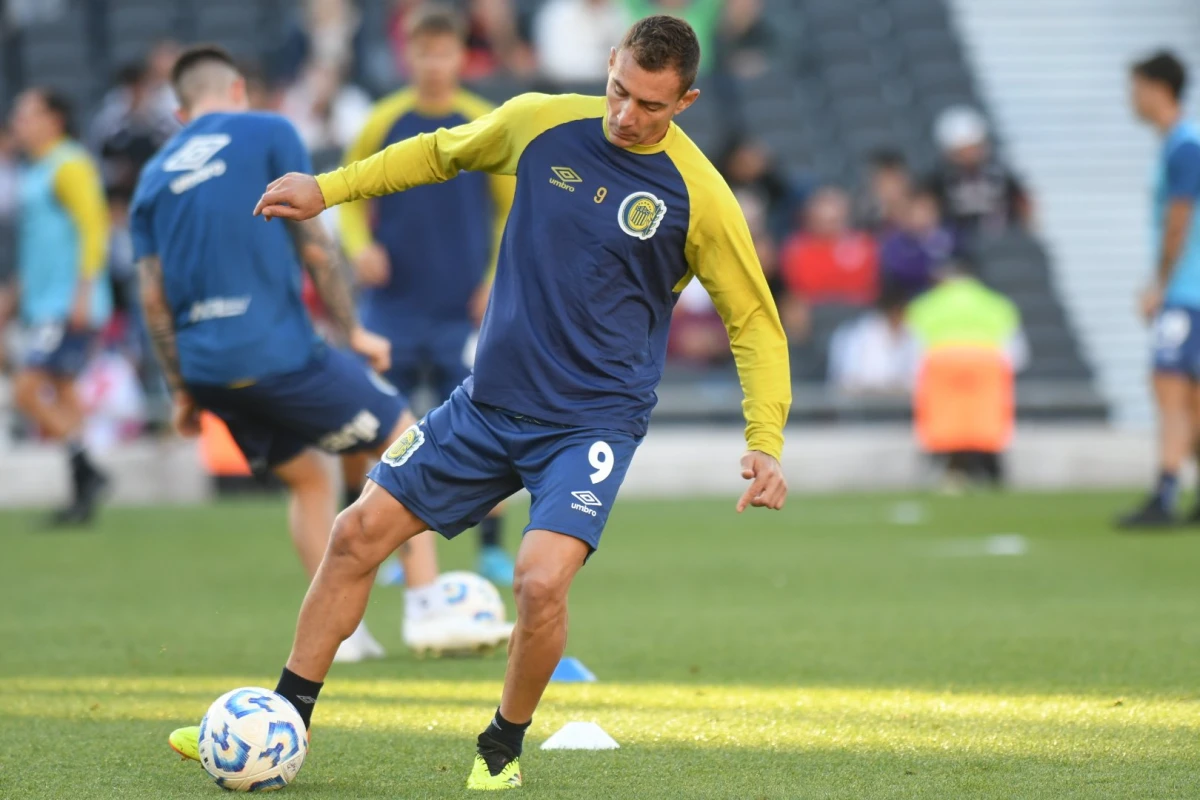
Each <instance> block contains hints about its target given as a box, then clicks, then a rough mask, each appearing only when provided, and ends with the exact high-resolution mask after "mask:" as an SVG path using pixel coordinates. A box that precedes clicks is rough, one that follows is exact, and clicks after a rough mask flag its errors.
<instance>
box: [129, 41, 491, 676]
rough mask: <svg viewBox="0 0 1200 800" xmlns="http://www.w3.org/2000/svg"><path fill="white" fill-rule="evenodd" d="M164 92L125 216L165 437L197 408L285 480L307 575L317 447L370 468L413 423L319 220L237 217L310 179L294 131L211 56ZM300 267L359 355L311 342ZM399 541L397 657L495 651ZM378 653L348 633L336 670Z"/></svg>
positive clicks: (192, 53) (315, 538)
mask: <svg viewBox="0 0 1200 800" xmlns="http://www.w3.org/2000/svg"><path fill="white" fill-rule="evenodd" d="M172 82H173V84H174V88H175V91H176V94H177V95H178V98H179V104H180V107H181V112H180V113H181V117H182V120H183V121H184V123H185V127H184V128H183V130H181V131H180V132H179V133H178V134H177V135H176V136H175V137H174V138H173V139H172V140H171V141H170V142H168V143H167V144H166V145H165V146H164V147H163V149H162V150H161V151H160V152H159V153H158V154H157V155H156V156H155V157H154V158H153V159H152V160H151V161H150V162H149V163H148V164H147V165H146V167H145V168H144V169H143V171H142V175H141V179H140V181H139V184H138V187H137V191H136V192H135V194H134V200H133V205H132V209H131V226H132V233H133V239H134V250H135V258H136V259H137V262H138V269H139V272H140V276H141V284H142V286H141V290H142V303H143V306H144V309H145V315H146V322H147V327H148V328H149V330H150V333H151V338H152V340H153V342H154V347H155V350H156V353H157V355H158V358H159V361H160V362H161V364H162V367H163V371H164V374H165V377H166V380H167V383H168V385H169V386H170V389H171V391H172V393H173V395H174V401H175V412H174V416H175V424H176V427H177V428H178V429H179V430H180V432H181V433H184V434H185V435H195V434H197V433H198V431H199V420H198V414H199V412H200V410H201V409H207V410H209V411H211V412H212V413H214V414H215V415H216V416H218V417H220V418H221V419H222V420H223V421H224V422H225V424H226V426H227V427H228V428H229V432H230V434H231V435H232V436H233V439H234V441H236V442H237V444H238V446H239V448H240V449H241V450H242V452H243V453H244V455H245V456H246V460H247V461H248V462H249V464H250V466H251V468H252V469H253V470H254V471H255V472H257V473H261V472H263V471H266V470H270V471H272V472H274V473H275V474H276V475H277V476H279V478H280V479H282V480H283V482H284V483H285V484H286V485H287V486H288V488H289V489H290V490H291V506H290V514H289V518H290V524H291V532H292V538H293V541H294V543H295V545H296V549H297V550H298V552H299V554H300V558H301V560H302V561H303V563H304V566H305V568H306V569H307V571H308V573H309V575H310V576H311V575H312V574H314V573H315V572H316V570H317V566H318V565H319V564H320V563H321V558H322V555H323V554H324V552H325V549H326V545H327V543H328V540H329V530H330V529H331V527H332V525H333V520H334V517H335V514H336V495H335V491H334V484H333V482H332V479H331V476H330V474H329V471H328V469H327V467H326V464H325V462H324V459H323V458H322V457H321V455H320V454H319V453H318V452H317V450H318V449H320V450H325V451H327V452H330V453H339V454H340V453H348V452H354V451H360V450H361V451H367V452H370V453H373V454H375V455H378V454H380V453H382V452H383V451H384V450H385V449H386V447H387V443H388V442H389V441H391V440H393V439H395V438H396V437H397V436H399V435H400V432H401V431H403V430H404V429H405V428H407V427H408V426H410V425H411V424H412V422H413V417H412V415H411V414H410V413H409V412H408V410H407V407H406V403H405V400H404V398H403V396H401V395H400V394H399V393H398V392H397V391H396V390H395V389H394V388H393V387H391V386H390V385H388V384H387V383H386V382H384V381H382V380H380V379H379V378H378V377H377V376H376V375H375V373H374V372H372V370H371V368H374V369H375V370H381V371H382V370H386V369H387V368H388V366H389V357H390V349H391V348H390V345H389V344H388V342H387V341H386V340H385V339H383V338H381V337H379V336H376V335H374V334H372V333H369V332H368V331H366V330H365V329H364V328H363V327H362V325H361V324H360V323H359V321H358V318H357V315H356V313H355V309H354V303H353V299H352V297H351V293H350V289H349V287H348V285H347V282H346V278H345V276H344V275H343V273H342V268H343V264H342V261H341V255H340V251H339V250H338V248H337V247H336V245H335V244H334V242H333V241H332V239H331V238H330V237H329V235H328V233H327V232H326V231H325V229H324V227H323V226H322V225H321V223H320V222H317V221H311V222H302V221H291V222H288V224H287V225H286V226H279V225H264V224H263V223H262V222H261V221H258V220H255V219H254V218H253V217H252V216H251V215H250V214H249V211H250V210H251V209H253V208H254V203H255V201H256V200H257V198H258V196H259V194H261V188H262V183H263V181H264V180H269V179H270V177H272V176H275V175H278V174H279V173H281V172H287V171H289V170H301V171H303V170H309V169H311V166H310V162H309V157H308V154H307V152H306V150H305V148H304V146H303V144H302V143H301V141H300V138H299V136H298V135H297V133H296V131H295V129H294V128H293V127H292V125H291V124H290V123H289V122H287V121H286V120H284V119H283V118H282V117H280V116H278V115H275V114H266V113H258V112H250V111H248V110H247V109H248V104H247V100H246V87H245V81H244V80H243V78H242V76H241V75H240V74H239V72H238V70H237V69H236V68H235V66H234V64H233V62H232V60H231V59H230V57H229V55H228V54H226V53H225V52H224V51H222V50H220V49H218V48H213V47H197V48H193V49H192V50H189V51H188V52H186V53H184V54H183V55H182V56H181V57H180V58H179V61H178V63H177V64H176V65H175V69H174V73H173V77H172ZM302 266H303V269H305V270H307V271H308V274H309V276H310V277H311V279H312V282H313V285H314V287H315V288H316V291H317V292H318V293H319V295H320V297H321V300H322V301H323V303H324V305H325V307H326V309H327V310H328V312H329V315H330V316H331V318H332V319H333V320H334V322H335V323H336V325H337V326H338V327H339V328H340V329H341V332H342V334H343V335H344V336H345V339H346V341H347V342H348V344H349V346H350V349H351V350H353V351H354V352H355V353H356V354H357V355H352V354H350V353H346V352H342V351H339V350H336V349H333V348H331V347H330V346H328V345H326V344H325V343H324V342H323V341H322V340H321V339H320V338H318V336H317V335H316V333H315V332H314V330H313V327H312V322H311V320H310V318H309V316H308V313H307V310H306V309H305V307H304V305H303V303H302V300H301V268H302ZM359 356H361V358H360V357H359ZM363 359H365V360H366V361H367V362H369V365H370V366H369V367H368V366H367V365H366V364H364V363H363ZM406 544H407V547H406V548H404V549H403V552H404V557H405V561H406V564H405V566H406V572H407V576H408V592H407V595H406V603H405V606H406V608H405V620H404V639H405V642H406V643H407V644H409V645H410V646H412V647H415V648H424V647H433V648H436V649H455V648H458V647H471V646H476V645H495V644H499V643H502V642H504V641H505V640H506V639H507V634H508V631H507V630H504V629H503V626H502V625H498V624H496V623H492V624H490V625H488V624H484V623H481V622H477V621H474V620H463V619H452V618H451V617H450V615H449V613H448V611H447V609H446V604H445V598H444V597H442V596H440V594H439V587H438V586H437V585H436V583H435V579H436V577H437V559H436V554H435V552H434V542H433V539H432V536H429V535H427V536H418V537H414V538H413V539H412V540H411V541H408V542H407V543H406ZM382 654H383V653H382V648H381V647H380V646H379V644H378V643H377V642H376V641H375V640H374V638H373V637H372V636H371V634H370V633H369V632H368V631H367V629H366V627H365V626H363V625H358V626H357V627H356V628H355V629H354V630H353V631H348V632H347V638H346V639H345V641H344V642H342V643H341V646H340V648H339V649H337V660H341V661H360V660H362V659H364V658H370V657H379V656H381V655H382ZM330 655H331V656H333V655H334V654H333V653H331V654H330Z"/></svg>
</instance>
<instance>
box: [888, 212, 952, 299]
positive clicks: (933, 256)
mask: <svg viewBox="0 0 1200 800" xmlns="http://www.w3.org/2000/svg"><path fill="white" fill-rule="evenodd" d="M898 222H899V228H897V229H896V230H893V231H892V232H891V233H888V234H886V235H885V236H884V237H883V241H882V244H881V245H880V248H879V268H880V273H881V276H882V283H883V286H884V287H885V288H886V289H890V290H892V291H893V292H895V293H898V294H899V295H901V296H903V297H905V298H908V299H911V298H913V297H916V296H917V295H918V294H920V293H921V292H923V291H925V290H926V289H928V288H929V287H930V286H932V285H933V279H934V274H935V273H936V272H937V270H938V269H939V268H940V267H941V266H942V265H943V264H945V263H946V261H947V260H948V259H949V258H950V257H951V256H952V255H953V254H954V234H952V233H951V232H950V230H949V229H948V228H947V227H946V226H945V225H943V224H942V210H941V208H940V207H939V205H938V198H937V195H935V194H934V193H933V192H932V191H931V190H929V189H920V190H916V191H914V192H913V193H912V194H911V195H910V196H909V198H908V204H907V206H906V207H905V209H904V211H903V214H902V216H901V217H900V219H899V220H898Z"/></svg>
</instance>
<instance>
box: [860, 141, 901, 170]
mask: <svg viewBox="0 0 1200 800" xmlns="http://www.w3.org/2000/svg"><path fill="white" fill-rule="evenodd" d="M867 165H868V166H870V167H871V169H875V170H879V169H894V170H907V169H908V159H907V158H905V157H904V153H902V152H900V151H899V150H894V149H892V148H890V147H881V148H879V149H878V150H873V151H871V153H870V155H868V156H867Z"/></svg>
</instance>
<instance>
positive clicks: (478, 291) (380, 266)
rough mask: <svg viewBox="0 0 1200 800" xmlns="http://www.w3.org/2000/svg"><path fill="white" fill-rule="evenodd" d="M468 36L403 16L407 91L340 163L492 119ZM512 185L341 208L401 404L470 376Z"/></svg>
mask: <svg viewBox="0 0 1200 800" xmlns="http://www.w3.org/2000/svg"><path fill="white" fill-rule="evenodd" d="M465 36H466V30H465V26H464V23H463V22H462V21H461V20H460V19H459V17H458V16H457V15H456V14H455V13H454V12H453V11H452V10H450V9H447V8H442V7H438V6H429V7H426V8H421V9H417V10H416V11H414V12H413V13H412V14H411V15H410V16H409V19H408V22H407V28H406V31H405V37H406V47H405V51H404V52H405V58H406V60H407V63H408V68H409V77H410V78H411V86H410V87H409V88H407V89H404V90H402V91H399V92H396V93H395V94H393V95H390V96H388V97H385V98H384V99H383V100H381V101H380V102H379V103H378V104H377V105H376V106H375V109H374V111H373V112H372V114H371V117H370V118H369V119H368V120H367V123H366V125H365V126H364V128H363V131H362V133H361V134H360V135H359V137H358V139H357V140H355V142H354V143H353V144H352V145H351V146H350V148H349V150H348V151H347V153H346V160H347V162H354V161H358V160H360V159H363V158H367V157H368V156H371V155H374V154H375V153H376V152H378V151H379V150H382V149H383V148H384V147H386V146H387V145H390V144H395V143H396V142H399V141H402V140H404V139H408V138H410V137H412V136H416V135H417V134H421V133H433V132H434V131H436V130H437V129H438V128H453V127H455V126H457V125H463V124H465V123H467V122H470V121H472V120H474V119H476V118H478V117H480V116H482V115H484V114H486V113H488V112H489V111H491V110H492V107H491V106H490V105H488V103H487V102H486V101H485V100H483V99H481V98H479V97H476V96H474V95H472V94H469V93H468V92H465V91H463V90H462V89H461V87H460V86H459V75H460V73H461V72H462V69H463V65H464V63H465V60H466V47H465V45H464V39H465ZM513 185H514V181H513V178H512V176H509V175H487V174H484V173H477V172H464V173H462V174H460V175H459V176H458V177H456V178H454V179H453V180H449V181H446V182H445V183H440V184H435V185H430V186H422V187H419V188H416V189H414V190H413V191H411V192H403V193H400V194H393V195H388V196H386V197H379V198H376V199H374V200H369V201H368V200H360V201H357V202H352V203H347V204H346V205H344V206H342V207H341V208H340V209H339V213H338V225H339V229H340V234H341V240H342V246H343V247H344V249H345V250H346V254H347V255H348V256H349V257H350V260H351V263H352V264H353V265H354V269H355V275H356V277H357V279H358V284H359V286H360V287H361V290H360V293H359V307H360V311H361V313H362V319H363V325H364V326H365V327H366V328H367V329H368V330H370V331H371V332H373V333H377V334H379V335H381V336H384V337H386V338H387V339H388V341H390V342H391V344H392V367H391V369H390V370H388V372H387V373H386V377H387V379H388V381H389V382H390V383H392V384H393V385H394V386H396V387H397V388H398V389H399V390H400V391H401V392H402V393H403V394H404V395H406V396H408V397H410V398H411V397H413V396H414V394H415V393H416V391H417V390H418V388H419V387H420V386H421V385H423V384H424V385H426V386H428V387H429V388H430V389H431V390H432V393H433V395H434V398H435V405H440V404H441V403H443V402H444V401H445V400H447V399H448V398H449V397H450V394H451V393H452V392H453V391H454V390H455V389H456V388H457V387H458V386H459V385H460V384H462V382H463V381H464V380H465V379H466V378H467V376H468V375H469V374H470V366H469V365H468V364H467V358H468V356H469V354H470V353H469V350H470V344H471V341H472V339H473V337H474V333H475V329H476V328H477V327H478V324H479V321H480V320H481V319H482V316H483V309H484V307H485V306H486V304H487V296H488V291H489V290H490V288H491V277H492V272H493V268H494V263H495V258H496V255H497V254H498V252H499V247H500V237H501V235H502V234H503V233H504V222H505V220H506V219H507V217H508V209H509V207H510V206H511V205H512V193H513ZM363 472H364V475H365V470H364V471H363ZM352 478H353V476H348V480H347V486H348V487H351V490H350V491H349V492H348V495H351V496H352V497H351V499H352V500H353V499H357V497H358V495H359V493H360V490H361V488H362V478H361V477H360V478H359V480H358V481H357V484H358V485H357V486H356V487H355V486H354V481H353V480H352ZM356 489H357V490H356ZM500 523H501V520H500V514H499V512H498V511H494V512H493V513H491V514H489V515H488V516H487V517H485V518H484V519H483V521H482V522H481V523H480V526H479V534H480V545H481V547H480V554H479V563H478V571H479V573H480V574H481V575H483V576H484V577H486V578H488V579H489V580H491V581H493V582H495V583H499V584H501V585H505V586H507V585H511V584H512V574H513V562H512V558H511V557H510V556H509V555H508V554H507V553H506V552H505V551H504V549H503V548H502V547H501V546H500Z"/></svg>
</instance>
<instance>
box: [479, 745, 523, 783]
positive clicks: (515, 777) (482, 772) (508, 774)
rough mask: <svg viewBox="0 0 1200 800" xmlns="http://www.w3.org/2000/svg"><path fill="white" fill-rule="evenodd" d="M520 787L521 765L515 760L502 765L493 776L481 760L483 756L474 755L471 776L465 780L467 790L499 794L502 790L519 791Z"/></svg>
mask: <svg viewBox="0 0 1200 800" xmlns="http://www.w3.org/2000/svg"><path fill="white" fill-rule="evenodd" d="M496 766H499V764H497V765H496ZM522 785H523V784H522V781H521V764H520V763H519V761H518V760H517V759H515V758H514V759H513V760H511V761H508V762H506V763H504V765H503V767H501V768H500V771H499V772H497V773H496V774H494V775H493V774H492V771H491V770H490V769H489V768H488V763H487V762H486V761H484V760H483V756H481V755H479V754H476V755H475V767H474V768H473V769H472V770H471V776H470V777H469V778H467V788H468V789H474V790H476V791H480V792H499V791H503V790H504V789H520V788H521V786H522Z"/></svg>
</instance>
